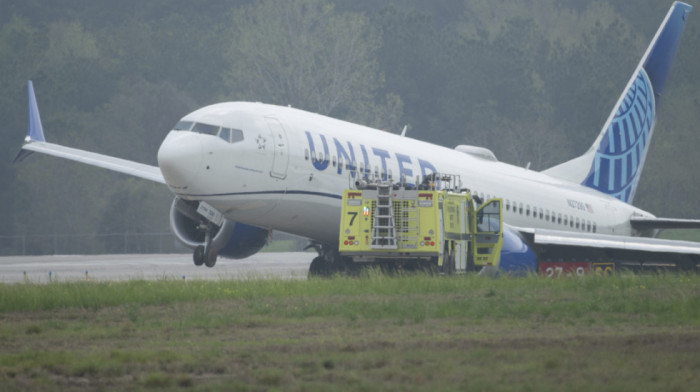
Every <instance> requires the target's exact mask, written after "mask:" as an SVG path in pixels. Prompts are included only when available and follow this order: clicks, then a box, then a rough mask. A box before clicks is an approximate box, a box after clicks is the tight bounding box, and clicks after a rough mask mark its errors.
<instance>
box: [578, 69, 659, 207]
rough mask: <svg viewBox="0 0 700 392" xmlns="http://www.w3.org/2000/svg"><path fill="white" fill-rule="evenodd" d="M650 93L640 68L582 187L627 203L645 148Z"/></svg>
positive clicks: (651, 103)
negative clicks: (584, 186)
mask: <svg viewBox="0 0 700 392" xmlns="http://www.w3.org/2000/svg"><path fill="white" fill-rule="evenodd" d="M655 115H656V113H655V102H654V90H653V88H652V86H651V82H650V80H649V77H648V76H647V73H646V72H645V70H644V68H640V70H639V72H638V73H637V77H636V78H635V79H634V82H633V83H632V84H631V85H630V87H629V89H628V90H627V94H625V98H624V99H623V100H622V101H621V102H620V104H619V106H618V108H617V111H616V112H615V116H614V117H613V119H612V121H611V122H610V125H609V126H608V128H607V130H606V131H605V133H604V135H603V137H602V140H600V144H599V145H598V149H597V151H596V154H595V158H594V161H593V165H592V167H591V171H590V172H589V174H588V176H587V177H586V179H585V180H584V182H583V184H584V185H586V186H588V187H590V188H593V189H597V190H599V191H601V192H603V193H607V194H609V195H611V196H613V197H616V198H618V199H620V200H622V201H624V202H627V203H630V202H631V201H632V198H633V197H634V191H635V189H636V187H637V182H638V181H639V175H640V174H641V171H642V166H643V165H644V159H645V157H646V153H647V150H648V147H649V140H650V139H651V134H652V130H653V127H654V118H655Z"/></svg>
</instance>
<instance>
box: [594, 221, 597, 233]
mask: <svg viewBox="0 0 700 392" xmlns="http://www.w3.org/2000/svg"><path fill="white" fill-rule="evenodd" d="M596 231H598V225H596V223H595V222H593V232H594V233H595V232H596Z"/></svg>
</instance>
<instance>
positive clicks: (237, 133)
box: [231, 129, 243, 143]
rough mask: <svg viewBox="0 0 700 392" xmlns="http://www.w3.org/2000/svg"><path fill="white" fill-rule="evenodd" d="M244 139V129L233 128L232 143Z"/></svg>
mask: <svg viewBox="0 0 700 392" xmlns="http://www.w3.org/2000/svg"><path fill="white" fill-rule="evenodd" d="M240 141H243V131H241V130H240V129H231V143H236V142H240Z"/></svg>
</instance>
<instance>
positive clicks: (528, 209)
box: [525, 204, 530, 216]
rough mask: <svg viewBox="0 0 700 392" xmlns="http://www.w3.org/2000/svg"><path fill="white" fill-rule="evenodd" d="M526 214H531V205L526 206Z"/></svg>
mask: <svg viewBox="0 0 700 392" xmlns="http://www.w3.org/2000/svg"><path fill="white" fill-rule="evenodd" d="M525 216H530V205H529V204H528V205H527V206H525Z"/></svg>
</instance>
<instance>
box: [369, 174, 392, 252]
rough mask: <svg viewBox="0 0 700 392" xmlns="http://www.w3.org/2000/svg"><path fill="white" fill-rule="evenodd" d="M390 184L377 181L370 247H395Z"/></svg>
mask: <svg viewBox="0 0 700 392" xmlns="http://www.w3.org/2000/svg"><path fill="white" fill-rule="evenodd" d="M392 188H393V187H392V184H391V182H390V181H383V182H380V183H377V199H376V201H375V203H376V208H375V209H374V222H373V223H374V224H373V225H372V241H371V242H370V246H369V247H370V249H397V248H398V242H397V238H396V219H395V217H394V208H393V200H392V197H391V195H392Z"/></svg>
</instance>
